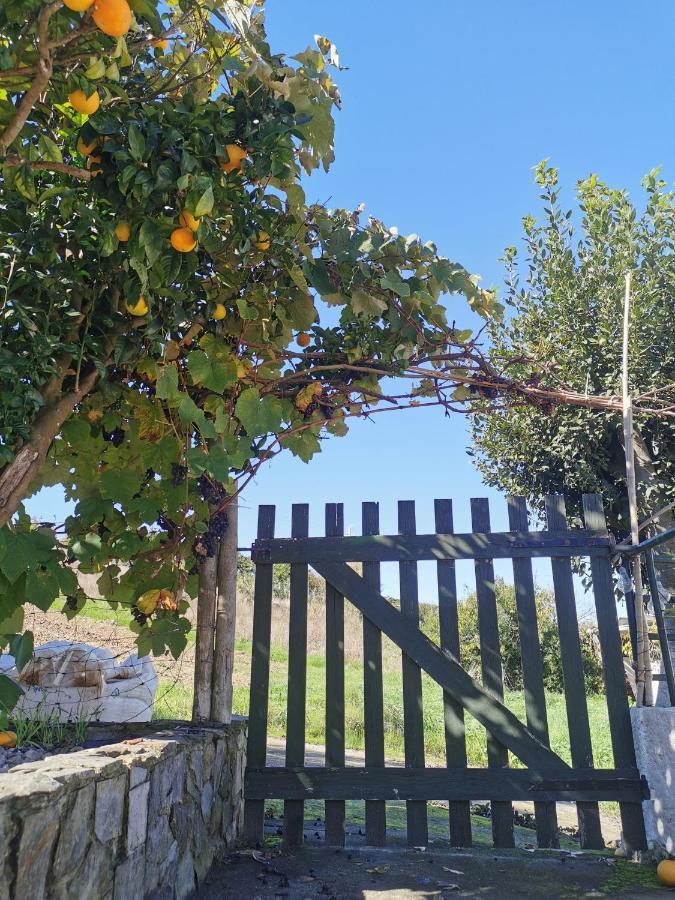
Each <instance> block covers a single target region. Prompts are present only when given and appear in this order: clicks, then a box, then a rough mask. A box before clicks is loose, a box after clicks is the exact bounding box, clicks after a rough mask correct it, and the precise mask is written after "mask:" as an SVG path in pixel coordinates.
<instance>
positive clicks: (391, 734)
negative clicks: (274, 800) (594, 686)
mask: <svg viewBox="0 0 675 900" xmlns="http://www.w3.org/2000/svg"><path fill="white" fill-rule="evenodd" d="M250 652H251V644H250V642H249V641H244V640H240V641H238V642H237V658H236V664H235V678H234V682H235V684H234V703H233V706H234V710H235V712H237V713H239V714H241V715H246V713H247V712H248V683H249V672H250ZM287 672H288V653H287V650H286V649H285V648H283V647H279V646H277V647H273V648H272V656H271V666H270V705H269V733H270V735H272V736H275V737H283V735H284V733H285V725H286V695H287ZM325 678H326V663H325V659H324V658H323V657H322V656H320V655H318V654H312V655H310V656H309V657H308V659H307V714H306V724H307V742H308V743H311V744H323V743H324V735H325V730H324V720H325ZM383 681H384V726H385V749H386V752H387V755H388V756H389V757H391V758H402V757H403V699H402V696H403V695H402V687H401V676H400V672H399V671H396V670H394V669H393V668H392V667H388V668H387V669H386V670H385V672H384V678H383ZM423 694H424V697H423V708H424V726H425V740H426V752H427V756H428V758H429V761H433V760H437V761H441V760H442V759H443V757H444V753H445V743H444V732H443V698H442V692H441V689H440V688H439V687H438V686H437V685H436V684H435V683H434V682H432V681H431V679H430V678H428V677H427V676H426V675H423ZM506 703H507V705H508V707H509V708H510V709H511V710H512V711H513V712H514V713H515V714H516V715H517V716H518V717H519V718H520V719H522V720H523V721H525V701H524V697H523V694H522V692H520V691H513V692H510V693H508V694H507V696H506ZM191 705H192V692H191V690H190V688H189V687H188V686H186V685H185V684H173V683H172V682H170V681H167V680H166V679H165V680H163V681H162V682H160V687H159V690H158V697H157V703H156V706H155V715H156V717H157V718H174V717H176V718H189V715H190V711H191ZM588 707H589V715H590V719H591V735H592V739H593V749H594V755H595V765H596V766H598V767H611V766H612V765H613V761H612V751H611V745H610V738H609V726H608V720H607V707H606V704H605V699H604V697H602V696H591V697H589V698H588ZM547 708H548V720H549V731H550V735H551V746H552V747H553V749H554V750H555V751H556V752H557V753H559V754H560V756H562V757H563V759H565V760H566V761H568V762H570V761H571V760H570V753H569V737H568V731H567V715H566V710H565V700H564V697H563V695H561V694H549V695H548V696H547ZM466 729H467V731H466V737H467V752H468V757H469V764H470V765H472V766H483V765H486V763H487V758H486V747H485V731H484V729H483V728H482V727H481V726H480V725H479V724H478V723H477V722H476V721H475V720H474V719H472V718H470V717H467V722H466ZM345 743H346V746H347V747H348V748H349V749H353V750H360V749H363V671H362V666H361V665H360V664H359V663H357V662H351V661H347V662H346V663H345ZM511 764H512V765H519V763H518V762H517V761H516V760H513V759H512V760H511Z"/></svg>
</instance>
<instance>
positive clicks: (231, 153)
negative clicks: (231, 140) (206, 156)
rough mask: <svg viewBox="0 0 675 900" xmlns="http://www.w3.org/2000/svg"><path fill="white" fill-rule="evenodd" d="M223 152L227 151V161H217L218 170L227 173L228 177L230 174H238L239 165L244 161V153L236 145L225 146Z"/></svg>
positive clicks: (242, 149) (241, 148)
mask: <svg viewBox="0 0 675 900" xmlns="http://www.w3.org/2000/svg"><path fill="white" fill-rule="evenodd" d="M225 150H226V151H227V160H224V159H219V160H218V164H219V166H220V168H221V169H222V170H223V172H227V174H228V175H229V174H230V172H238V171H239V170H240V169H241V164H242V163H243V161H244V160H245V159H246V151H245V150H244V148H243V147H240V146H239V145H238V144H227V145H226V146H225Z"/></svg>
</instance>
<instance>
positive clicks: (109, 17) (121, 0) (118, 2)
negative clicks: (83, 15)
mask: <svg viewBox="0 0 675 900" xmlns="http://www.w3.org/2000/svg"><path fill="white" fill-rule="evenodd" d="M92 18H93V20H94V22H95V23H96V27H97V28H98V29H100V30H101V31H102V32H103V34H107V35H109V36H110V37H122V35H125V34H126V33H127V31H128V30H129V29H130V28H131V19H132V12H131V7H130V6H129V4H128V3H127V0H96V2H95V3H94V10H93V12H92Z"/></svg>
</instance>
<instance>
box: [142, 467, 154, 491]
mask: <svg viewBox="0 0 675 900" xmlns="http://www.w3.org/2000/svg"><path fill="white" fill-rule="evenodd" d="M154 478H155V470H154V469H153V468H152V467H150V468H149V469H146V470H145V476H144V478H143V487H145V485H146V484H150V482H151V481H153V480H154Z"/></svg>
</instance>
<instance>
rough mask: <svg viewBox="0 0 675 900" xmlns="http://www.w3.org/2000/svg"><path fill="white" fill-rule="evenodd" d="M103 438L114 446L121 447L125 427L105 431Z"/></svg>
mask: <svg viewBox="0 0 675 900" xmlns="http://www.w3.org/2000/svg"><path fill="white" fill-rule="evenodd" d="M103 440H104V441H109V442H110V443H111V444H112V445H113V447H119V446H120V444H122V443H124V429H123V428H113V430H112V431H104V432H103Z"/></svg>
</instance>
